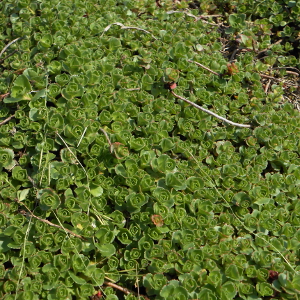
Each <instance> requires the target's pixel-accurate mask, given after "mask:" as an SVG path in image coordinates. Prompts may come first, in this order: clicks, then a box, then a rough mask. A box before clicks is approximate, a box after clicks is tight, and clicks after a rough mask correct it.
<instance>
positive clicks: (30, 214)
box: [15, 199, 85, 240]
mask: <svg viewBox="0 0 300 300" xmlns="http://www.w3.org/2000/svg"><path fill="white" fill-rule="evenodd" d="M15 201H16V202H18V203H19V204H20V205H23V206H25V208H26V209H27V211H28V212H25V211H24V212H23V211H21V213H22V214H23V215H29V216H30V217H33V218H35V219H37V220H39V221H41V222H43V223H46V224H48V225H50V226H53V227H56V228H59V229H61V230H63V231H65V232H68V233H69V234H71V235H73V236H75V237H78V238H80V239H82V240H85V238H84V237H82V236H81V235H79V234H77V233H74V232H73V231H71V230H69V229H67V228H64V227H62V226H60V225H57V224H54V223H52V222H50V221H48V220H45V219H42V218H40V217H38V216H36V215H35V214H34V213H33V212H32V211H31V210H30V209H29V208H28V206H27V205H26V204H25V203H23V202H21V201H19V200H18V199H15Z"/></svg>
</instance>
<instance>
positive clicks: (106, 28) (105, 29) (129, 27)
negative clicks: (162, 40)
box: [101, 22, 157, 40]
mask: <svg viewBox="0 0 300 300" xmlns="http://www.w3.org/2000/svg"><path fill="white" fill-rule="evenodd" d="M112 25H119V26H120V27H121V29H135V30H140V31H144V32H146V33H148V34H150V35H151V36H152V37H153V38H154V39H155V40H157V38H156V37H155V36H154V35H153V34H152V33H151V32H149V31H147V30H145V29H142V28H139V27H135V26H125V25H124V24H122V23H119V22H116V23H112V24H110V25H108V26H106V27H105V28H104V30H103V33H102V34H101V37H102V36H103V34H104V33H105V32H106V31H108V30H109V28H110V27H111V26H112Z"/></svg>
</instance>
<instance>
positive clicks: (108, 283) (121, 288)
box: [104, 281, 150, 300]
mask: <svg viewBox="0 0 300 300" xmlns="http://www.w3.org/2000/svg"><path fill="white" fill-rule="evenodd" d="M104 284H105V285H107V286H110V287H112V288H114V289H117V290H119V291H121V292H123V293H124V294H126V295H129V294H133V295H135V296H140V297H143V298H144V299H146V300H150V299H149V298H148V297H147V296H144V295H141V294H138V293H136V292H134V291H131V290H128V289H126V288H123V287H122V286H119V285H117V284H115V283H112V282H109V281H104Z"/></svg>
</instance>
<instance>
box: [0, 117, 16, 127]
mask: <svg viewBox="0 0 300 300" xmlns="http://www.w3.org/2000/svg"><path fill="white" fill-rule="evenodd" d="M14 116H15V115H12V116H10V117H8V118H7V119H5V120H3V121H2V122H1V123H0V125H3V124H5V123H7V122H8V121H10V120H11V119H12V118H14Z"/></svg>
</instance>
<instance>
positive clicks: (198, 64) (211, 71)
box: [188, 59, 221, 76]
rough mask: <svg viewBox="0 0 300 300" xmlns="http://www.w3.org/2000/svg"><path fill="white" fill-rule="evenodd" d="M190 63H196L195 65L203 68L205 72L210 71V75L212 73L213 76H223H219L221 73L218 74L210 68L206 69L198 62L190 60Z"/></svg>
mask: <svg viewBox="0 0 300 300" xmlns="http://www.w3.org/2000/svg"><path fill="white" fill-rule="evenodd" d="M188 62H191V63H194V64H196V65H197V66H199V67H201V68H203V69H204V70H206V71H208V72H210V73H212V74H214V75H217V76H221V74H219V73H217V72H215V71H213V70H211V69H210V68H208V67H205V66H204V65H202V64H200V63H198V62H196V61H193V60H190V59H188Z"/></svg>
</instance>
